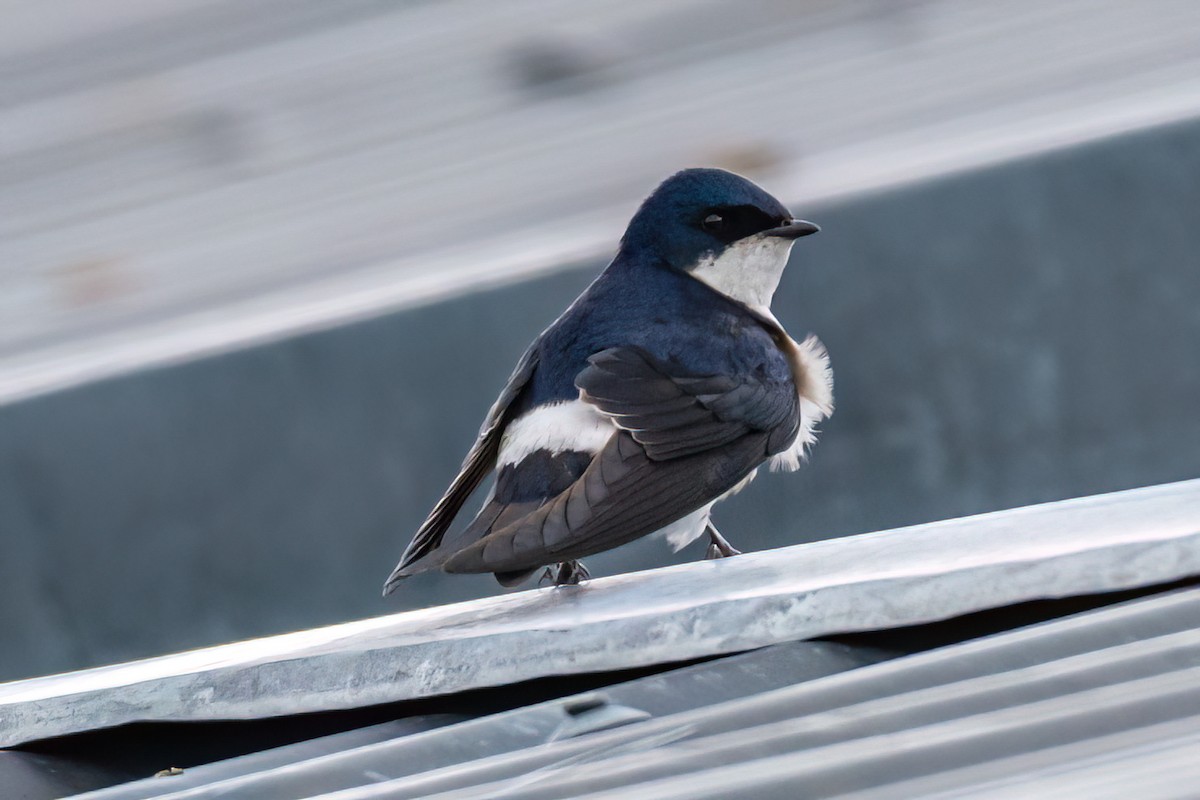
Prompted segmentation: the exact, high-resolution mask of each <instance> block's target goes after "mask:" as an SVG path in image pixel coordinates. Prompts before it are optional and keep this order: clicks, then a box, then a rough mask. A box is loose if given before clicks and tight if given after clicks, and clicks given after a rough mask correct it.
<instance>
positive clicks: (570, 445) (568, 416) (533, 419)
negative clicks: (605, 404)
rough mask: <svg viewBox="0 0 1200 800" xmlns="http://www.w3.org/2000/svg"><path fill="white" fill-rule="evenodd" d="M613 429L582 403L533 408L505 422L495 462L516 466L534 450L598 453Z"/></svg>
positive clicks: (574, 402) (591, 408) (606, 419)
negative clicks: (509, 421) (506, 423)
mask: <svg viewBox="0 0 1200 800" xmlns="http://www.w3.org/2000/svg"><path fill="white" fill-rule="evenodd" d="M614 431H616V426H614V425H613V424H612V422H611V421H609V419H608V418H607V417H605V416H604V415H602V414H601V413H600V412H598V411H597V410H596V409H595V408H594V407H592V406H590V405H588V404H587V403H585V402H583V401H582V400H564V401H563V402H561V403H553V404H551V405H548V406H542V407H540V408H535V409H533V410H532V411H529V412H528V413H526V414H524V415H523V416H521V417H518V418H517V419H515V420H513V421H512V422H511V423H509V425H508V427H507V428H506V429H505V431H504V435H503V436H502V437H500V457H499V459H498V460H499V463H500V464H501V465H504V464H519V463H521V462H522V461H524V460H525V457H526V456H528V455H529V454H530V453H532V452H534V451H536V450H548V451H550V452H551V453H564V452H567V451H582V452H584V453H596V452H599V451H600V449H601V448H602V447H604V445H605V444H606V443H607V442H608V440H609V439H610V438H611V437H612V435H613V432H614Z"/></svg>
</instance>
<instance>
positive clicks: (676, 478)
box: [443, 347, 800, 574]
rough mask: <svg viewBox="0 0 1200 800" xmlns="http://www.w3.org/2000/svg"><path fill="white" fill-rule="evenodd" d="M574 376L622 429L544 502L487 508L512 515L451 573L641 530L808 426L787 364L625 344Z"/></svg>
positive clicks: (498, 568)
mask: <svg viewBox="0 0 1200 800" xmlns="http://www.w3.org/2000/svg"><path fill="white" fill-rule="evenodd" d="M575 383H576V386H577V387H578V388H579V392H580V398H581V399H582V400H583V401H584V402H586V403H589V404H591V405H593V406H594V407H595V408H597V409H598V410H599V411H600V412H601V413H603V414H605V415H607V416H608V417H609V418H611V419H612V420H613V422H614V423H615V424H616V426H617V428H618V429H619V430H618V431H617V432H616V433H615V434H614V436H613V437H612V438H611V439H610V440H609V441H608V443H607V444H606V445H605V446H604V447H603V448H602V449H601V450H600V451H599V452H598V453H597V454H596V455H595V456H594V457H593V458H592V460H591V462H590V463H589V464H588V466H587V467H586V469H584V471H583V473H582V475H580V477H579V478H578V479H577V480H575V481H574V482H573V483H572V484H571V485H570V486H569V487H567V488H566V489H565V490H564V491H562V492H560V493H559V494H557V495H555V496H554V497H552V498H550V499H549V500H548V501H547V502H545V503H544V504H542V505H540V506H539V507H537V508H535V509H533V510H530V511H527V512H526V513H524V514H522V515H521V516H520V517H519V518H516V519H512V517H511V515H510V514H506V513H505V512H504V509H493V508H488V507H485V509H484V511H483V512H481V515H480V516H481V517H484V516H485V515H494V518H495V519H497V520H500V519H502V518H505V519H511V520H512V521H506V522H505V523H504V524H503V525H493V526H492V527H491V532H490V533H488V534H487V535H485V536H483V537H482V538H480V539H478V540H477V541H474V542H472V543H471V544H469V545H468V546H466V547H464V548H463V549H461V550H460V551H459V552H457V553H455V554H454V555H452V556H451V557H449V558H448V559H447V560H446V561H445V563H444V565H443V568H444V569H445V570H446V571H448V572H498V573H513V574H520V573H523V572H527V571H528V570H531V569H536V568H537V567H538V566H541V565H543V564H547V563H553V562H556V561H566V560H570V559H575V558H582V557H584V556H587V555H591V554H593V553H597V552H600V551H603V550H607V549H609V548H612V547H616V546H618V545H621V544H624V543H626V542H629V541H632V540H634V539H637V538H638V537H641V536H644V535H646V534H648V533H651V532H653V531H655V530H658V529H659V528H661V527H663V526H665V525H667V524H669V523H671V522H674V521H675V520H677V519H680V518H681V517H683V516H685V515H687V514H688V513H690V512H692V511H694V510H696V509H697V508H700V507H701V506H703V505H705V504H707V503H709V502H711V501H712V500H715V499H716V498H718V497H720V496H721V495H722V494H724V493H725V492H727V491H729V490H730V489H731V488H733V487H734V486H736V485H737V483H738V482H740V481H741V480H742V479H743V478H745V477H746V476H747V475H748V474H749V473H750V472H751V471H752V470H753V469H754V468H755V467H757V466H758V465H759V464H761V463H762V462H763V461H764V460H765V459H766V458H767V457H768V456H770V455H772V454H774V453H777V452H779V451H781V450H783V449H784V448H786V447H787V446H788V445H789V444H790V443H791V441H792V440H793V439H794V438H795V436H796V432H797V430H798V426H799V420H800V416H799V408H798V406H799V401H798V399H797V396H796V390H795V387H794V385H793V384H792V383H791V381H790V373H788V372H787V371H786V368H784V369H783V370H779V369H775V370H772V369H770V368H768V365H764V366H763V368H761V369H755V370H750V371H749V372H748V373H747V374H738V375H732V374H727V375H697V374H693V373H691V372H689V371H687V370H684V369H683V368H682V367H680V366H679V365H678V364H675V363H673V362H670V361H666V360H663V359H660V358H657V357H655V356H653V355H651V354H650V353H648V352H646V351H645V350H642V349H640V348H636V347H617V348H612V349H608V350H604V351H602V352H600V353H598V354H596V355H594V356H592V357H591V358H590V359H589V365H588V367H587V368H585V369H584V370H583V371H582V372H580V373H579V375H578V376H577V377H576V380H575ZM493 505H494V504H493ZM522 510H523V511H524V510H525V509H522Z"/></svg>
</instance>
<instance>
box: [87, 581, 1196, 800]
mask: <svg viewBox="0 0 1200 800" xmlns="http://www.w3.org/2000/svg"><path fill="white" fill-rule="evenodd" d="M1197 619H1200V589H1190V590H1184V591H1176V592H1171V593H1167V594H1163V595H1158V596H1154V597H1150V598H1148V599H1144V600H1138V601H1133V602H1129V603H1125V604H1122V605H1118V606H1113V607H1108V608H1104V609H1101V610H1098V611H1092V612H1087V613H1083V614H1079V615H1076V616H1073V617H1068V618H1065V619H1062V620H1058V621H1054V622H1049V623H1044V624H1040V625H1035V626H1032V627H1029V628H1025V629H1022V630H1018V631H1014V632H1010V633H1004V634H999V635H996V636H992V637H987V638H984V639H980V640H976V641H970V642H966V643H963V644H959V645H954V646H949V647H944V648H939V649H935V650H932V651H929V652H926V653H921V654H917V655H911V656H906V657H902V658H897V659H894V660H890V661H884V662H882V663H876V664H874V665H869V664H867V665H861V666H860V665H858V664H856V663H855V661H856V660H857V659H856V658H855V657H853V656H851V651H847V650H842V651H838V650H834V651H831V652H825V653H823V654H822V656H823V657H824V658H825V659H832V662H828V661H827V665H826V666H829V665H831V664H832V665H833V666H835V667H836V668H835V669H822V670H820V671H818V672H817V674H813V673H806V671H805V670H803V669H800V670H797V669H795V665H797V664H804V663H805V659H806V657H807V656H808V655H809V654H810V652H811V651H808V650H804V649H798V648H800V646H801V645H807V646H808V647H830V645H821V644H813V643H798V644H793V645H778V646H775V647H772V648H766V649H764V650H760V651H756V652H754V653H749V654H746V655H743V656H738V657H733V658H731V659H722V660H719V661H715V662H710V663H708V664H704V665H700V666H697V667H689V668H684V669H681V670H675V671H671V672H667V673H664V674H662V675H658V676H655V677H653V678H644V679H640V680H638V681H634V682H632V683H629V684H621V685H617V686H613V687H610V688H609V689H607V690H605V692H604V693H603V695H598V694H596V693H590V694H588V695H584V696H576V697H570V698H565V699H562V700H555V701H551V702H549V703H544V704H541V705H539V706H535V707H531V708H527V709H518V710H516V711H512V712H508V713H505V714H500V715H496V716H490V717H484V718H480V719H477V720H471V721H467V722H463V723H459V724H456V725H449V726H446V727H443V728H440V729H438V730H435V731H430V732H425V733H418V734H413V735H410V736H400V737H396V738H392V739H389V740H386V741H379V742H374V743H369V744H365V745H362V746H358V747H352V748H346V749H342V748H339V747H338V746H337V742H336V741H334V742H330V745H332V746H331V747H330V748H329V749H328V750H325V749H324V748H322V750H321V752H319V754H317V755H315V756H311V757H309V758H295V759H289V758H279V759H276V760H275V761H274V762H271V763H266V764H262V765H260V766H261V768H259V769H255V770H253V771H247V770H244V769H243V770H234V771H235V772H237V773H238V774H229V773H230V770H228V768H227V769H226V771H225V773H224V774H222V773H221V772H219V771H217V770H213V768H211V767H206V768H203V769H201V770H195V771H192V772H190V773H189V774H187V775H185V776H184V778H181V779H180V784H175V783H174V781H172V780H165V779H164V780H157V781H143V782H141V783H138V784H131V785H130V786H128V787H121V788H115V789H111V790H106V791H102V792H97V793H95V794H94V795H90V796H89V797H92V798H94V800H101V799H102V798H103V800H133V798H149V797H163V798H166V797H170V798H176V799H177V800H182V798H185V797H187V798H201V797H225V796H235V797H256V798H293V797H309V796H320V797H325V798H328V799H329V800H334V798H337V800H352V799H354V800H367V799H368V798H370V799H371V800H374V799H375V798H389V800H390V799H394V798H434V797H436V798H439V800H450V798H455V799H456V800H466V799H467V798H485V797H499V796H503V797H506V798H522V800H533V799H534V798H539V799H540V800H549V798H571V797H596V798H600V797H605V798H607V797H663V798H666V797H679V798H690V797H697V798H698V797H763V798H771V797H780V798H784V797H796V796H804V797H838V796H842V795H843V794H847V793H856V794H852V795H851V796H861V797H888V796H890V797H897V796H925V795H927V794H931V793H934V792H943V793H947V796H954V793H956V792H968V791H973V790H974V787H976V786H982V787H986V788H987V789H988V791H990V792H993V793H995V792H1003V791H1006V790H1007V789H1006V784H1005V780H1008V781H1010V782H1011V783H1012V784H1013V786H1014V787H1015V788H1014V792H1015V793H1012V794H1003V793H1001V794H996V795H995V796H1013V797H1018V796H1025V797H1029V796H1045V795H1036V794H1035V795H1030V794H1025V795H1021V794H1020V792H1021V791H1024V790H1025V788H1026V787H1027V786H1036V785H1038V784H1039V782H1047V785H1055V783H1054V782H1055V781H1060V782H1070V781H1080V780H1083V779H1084V778H1086V777H1087V775H1088V772H1087V770H1088V765H1089V764H1093V763H1095V762H1096V760H1097V759H1101V758H1112V759H1117V760H1122V761H1125V762H1132V763H1135V764H1141V759H1142V758H1143V757H1145V758H1150V757H1151V756H1153V760H1152V761H1151V762H1149V763H1150V764H1153V765H1156V764H1159V763H1162V762H1163V760H1169V759H1171V758H1175V757H1178V756H1180V755H1181V754H1182V753H1184V752H1186V747H1187V746H1189V744H1190V743H1192V742H1194V741H1195V738H1196V736H1197V735H1200V688H1197V687H1198V686H1200V684H1198V683H1197V680H1196V679H1197V676H1198V675H1200V630H1197V629H1196V627H1195V624H1196V620H1197ZM847 656H850V657H849V658H847ZM772 662H774V663H772ZM860 663H861V662H860ZM851 666H857V668H851V669H849V671H842V670H845V669H846V668H847V667H851ZM779 667H784V669H783V670H782V672H783V673H785V674H784V675H781V674H780V670H779ZM788 667H791V668H790V669H788ZM821 672H826V673H827V674H825V675H824V676H823V677H822V676H820V674H821ZM760 673H765V674H771V675H774V676H775V678H774V679H773V680H766V681H764V680H762V679H761V678H758V679H755V678H754V677H753V676H755V675H758V674H760ZM647 683H652V684H654V686H653V688H650V687H647V686H646V684H647ZM713 686H717V687H719V689H718V691H716V692H713V693H711V694H710V693H709V692H707V691H706V689H708V688H710V687H713ZM580 708H582V709H585V710H584V711H582V712H581V711H578V709H580ZM589 715H592V716H593V717H595V719H594V720H592V723H591V726H592V727H591V730H590V732H589V727H590V726H589V725H588V718H589ZM571 726H575V727H576V728H577V730H578V732H577V733H576V732H575V731H571V732H572V733H576V735H563V731H564V729H568V730H569V729H570V728H571ZM1193 755H1194V753H1193ZM1018 764H1019V765H1020V773H1019V774H1020V780H1016V779H1015V778H1014V776H1015V775H1016V774H1017V773H1016V772H1014V770H1015V769H1017V767H1016V766H1015V765H1018ZM1187 774H1188V773H1187V772H1186V771H1184V772H1183V773H1181V775H1184V776H1186V775H1187ZM1140 776H1141V770H1140V769H1133V770H1130V771H1129V772H1127V773H1123V774H1120V775H1115V776H1110V780H1109V782H1108V784H1107V785H1106V786H1105V787H1104V788H1105V790H1106V791H1108V792H1109V793H1108V794H1107V795H1106V794H1104V793H1103V792H1100V793H1098V794H1094V795H1091V796H1094V797H1101V796H1113V797H1125V796H1131V794H1129V793H1130V792H1131V791H1132V788H1133V787H1135V786H1140V785H1141V783H1140ZM185 779H186V780H188V783H190V784H191V786H184V785H182V781H183V780H185ZM1160 782H1161V781H1160ZM1164 785H1165V786H1167V787H1174V788H1175V789H1176V790H1177V789H1178V788H1179V787H1180V786H1181V785H1182V786H1186V785H1188V784H1186V783H1185V784H1180V783H1179V782H1178V781H1175V780H1173V779H1172V780H1170V781H1167V782H1165V784H1164ZM1092 788H1096V787H1094V786H1093V787H1092ZM1122 792H1124V793H1125V794H1122ZM1138 796H1143V795H1140V794H1139V795H1138ZM1146 796H1160V795H1154V794H1150V795H1146Z"/></svg>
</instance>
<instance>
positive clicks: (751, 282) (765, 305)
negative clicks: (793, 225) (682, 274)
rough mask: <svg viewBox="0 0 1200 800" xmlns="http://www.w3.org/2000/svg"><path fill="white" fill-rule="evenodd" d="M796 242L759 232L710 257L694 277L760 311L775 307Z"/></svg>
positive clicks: (694, 270)
mask: <svg viewBox="0 0 1200 800" xmlns="http://www.w3.org/2000/svg"><path fill="white" fill-rule="evenodd" d="M793 243H794V240H792V239H785V238H783V237H780V236H764V235H762V234H761V233H756V234H754V235H753V236H747V237H746V238H744V239H738V240H737V241H736V242H734V243H733V244H731V245H729V247H726V248H725V249H724V250H723V251H721V253H720V254H718V255H715V256H707V257H705V258H703V259H701V261H700V263H699V264H697V265H696V267H695V268H694V269H692V270H691V271H690V272H691V275H692V276H693V277H694V278H696V279H698V280H701V281H703V282H704V283H706V284H708V285H709V286H711V287H712V288H714V289H716V290H717V291H718V292H720V293H721V294H723V295H726V296H727V297H732V298H733V299H734V300H737V301H738V302H739V303H743V304H745V305H747V306H750V307H751V308H753V309H754V310H756V311H766V310H768V309H769V308H770V307H771V298H772V297H774V296H775V289H776V288H778V287H779V279H780V278H781V277H783V268H784V267H786V266H787V262H788V255H789V254H790V253H791V251H792V244H793Z"/></svg>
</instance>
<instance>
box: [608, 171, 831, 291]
mask: <svg viewBox="0 0 1200 800" xmlns="http://www.w3.org/2000/svg"><path fill="white" fill-rule="evenodd" d="M818 230H820V228H818V227H817V226H816V225H814V224H812V223H811V222H805V221H804V220H798V219H794V218H793V217H792V214H791V212H789V211H788V210H787V209H786V208H785V207H784V205H783V204H782V203H780V202H779V201H778V200H776V199H775V198H774V197H772V196H771V195H769V194H767V193H766V192H765V191H763V190H762V189H761V188H760V187H758V186H757V185H755V184H754V183H752V182H751V181H749V180H747V179H746V178H743V177H741V176H740V175H735V174H733V173H732V172H726V171H725V170H721V169H685V170H683V171H682V172H677V173H675V174H674V175H672V176H671V177H669V178H667V179H666V180H665V181H663V182H662V184H660V185H659V187H658V188H657V189H655V190H654V192H653V193H651V195H650V196H649V197H647V198H646V200H645V201H644V202H643V203H642V205H641V207H640V208H639V209H638V211H637V213H636V214H634V215H633V219H632V220H630V222H629V227H628V228H627V229H626V231H625V236H624V237H622V239H621V251H622V252H623V253H625V254H627V255H629V256H635V255H643V256H650V257H652V258H654V259H655V260H656V261H659V262H662V263H665V264H667V265H668V266H669V267H671V268H673V269H677V270H680V271H682V272H686V273H688V274H690V275H692V276H693V277H695V278H697V279H699V280H701V281H704V282H705V283H707V284H709V285H710V286H712V287H713V288H714V289H716V290H718V291H720V292H722V293H724V294H726V295H729V296H731V297H733V298H734V299H735V300H738V301H739V302H742V303H745V304H746V305H749V306H751V307H755V308H761V309H766V308H767V307H769V306H770V302H771V295H773V294H774V293H775V288H776V286H778V284H779V278H780V276H781V275H782V273H783V268H784V266H786V264H787V259H788V254H789V253H790V251H791V248H792V243H793V242H794V241H795V240H796V239H798V238H799V237H801V236H807V235H808V234H810V233H816V232H817V231H818Z"/></svg>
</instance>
